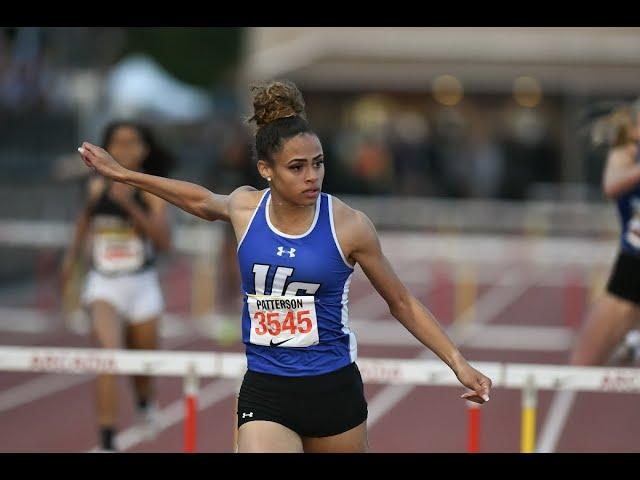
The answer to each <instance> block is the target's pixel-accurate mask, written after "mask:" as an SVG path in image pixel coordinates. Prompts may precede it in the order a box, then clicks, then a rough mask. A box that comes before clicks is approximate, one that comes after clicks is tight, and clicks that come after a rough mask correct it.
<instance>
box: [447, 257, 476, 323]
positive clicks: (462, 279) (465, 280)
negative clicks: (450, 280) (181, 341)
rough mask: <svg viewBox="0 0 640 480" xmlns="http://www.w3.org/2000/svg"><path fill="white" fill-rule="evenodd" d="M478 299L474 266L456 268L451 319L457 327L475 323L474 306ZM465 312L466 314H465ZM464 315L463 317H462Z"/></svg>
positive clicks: (463, 265) (465, 265) (466, 265)
mask: <svg viewBox="0 0 640 480" xmlns="http://www.w3.org/2000/svg"><path fill="white" fill-rule="evenodd" d="M477 298H478V278H477V273H476V267H475V266H474V265H469V264H462V265H459V266H457V267H456V278H455V296H454V302H455V305H454V312H453V318H454V321H455V322H456V323H458V325H459V326H462V324H461V323H460V322H462V323H464V325H468V324H470V323H472V322H473V321H475V319H476V312H475V305H476V299H477ZM465 312H467V313H466V314H465ZM463 314H465V315H463Z"/></svg>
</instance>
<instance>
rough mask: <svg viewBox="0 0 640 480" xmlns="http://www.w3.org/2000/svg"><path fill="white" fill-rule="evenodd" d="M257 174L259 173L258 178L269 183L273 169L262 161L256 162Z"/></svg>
mask: <svg viewBox="0 0 640 480" xmlns="http://www.w3.org/2000/svg"><path fill="white" fill-rule="evenodd" d="M258 172H259V173H260V176H261V177H262V178H264V179H265V180H267V181H269V182H270V181H271V177H272V176H273V169H272V168H271V165H269V163H268V162H265V161H264V160H258Z"/></svg>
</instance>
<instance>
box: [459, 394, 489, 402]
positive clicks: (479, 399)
mask: <svg viewBox="0 0 640 480" xmlns="http://www.w3.org/2000/svg"><path fill="white" fill-rule="evenodd" d="M460 398H464V399H465V400H469V401H471V402H474V403H479V404H483V403H485V402H488V401H489V396H488V395H485V396H481V395H478V394H477V393H476V392H467V393H463V394H462V395H460Z"/></svg>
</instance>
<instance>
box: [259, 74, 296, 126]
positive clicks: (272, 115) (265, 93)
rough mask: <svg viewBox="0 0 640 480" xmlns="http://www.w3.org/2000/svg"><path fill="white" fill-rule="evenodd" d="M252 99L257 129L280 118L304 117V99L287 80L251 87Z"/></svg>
mask: <svg viewBox="0 0 640 480" xmlns="http://www.w3.org/2000/svg"><path fill="white" fill-rule="evenodd" d="M251 92H253V93H254V97H253V111H254V114H253V117H251V118H250V119H249V121H252V120H253V121H255V122H256V125H257V126H258V128H262V127H264V126H265V125H267V124H268V123H271V122H273V121H275V120H278V119H280V118H286V117H292V116H295V115H300V116H301V117H303V118H304V117H305V111H304V107H305V104H304V99H303V98H302V94H301V93H300V90H298V87H296V85H295V84H294V83H293V82H290V81H288V80H275V81H272V82H268V83H265V84H261V85H253V86H251Z"/></svg>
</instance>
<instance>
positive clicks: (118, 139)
mask: <svg viewBox="0 0 640 480" xmlns="http://www.w3.org/2000/svg"><path fill="white" fill-rule="evenodd" d="M107 150H108V152H109V153H110V154H111V156H112V157H113V158H115V159H116V160H117V161H118V162H119V163H120V164H121V165H122V166H124V167H125V168H128V169H129V170H139V169H140V167H142V162H143V161H144V158H145V156H146V155H147V151H148V149H147V146H146V145H145V143H144V141H143V140H142V138H141V137H140V134H139V133H138V131H137V130H136V129H135V128H133V127H128V126H122V127H118V128H116V130H115V131H114V132H113V134H112V135H111V141H110V142H109V145H107Z"/></svg>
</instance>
